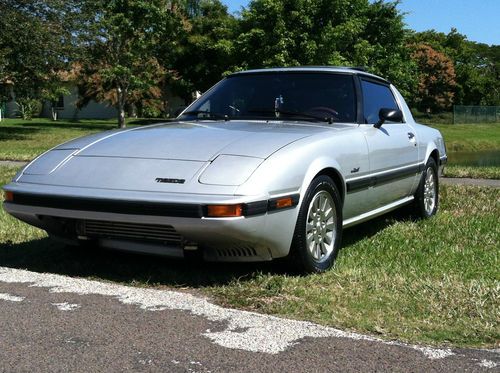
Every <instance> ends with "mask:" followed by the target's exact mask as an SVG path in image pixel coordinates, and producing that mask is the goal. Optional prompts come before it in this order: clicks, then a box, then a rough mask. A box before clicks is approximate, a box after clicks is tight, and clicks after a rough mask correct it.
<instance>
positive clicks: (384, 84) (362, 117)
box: [358, 76, 406, 125]
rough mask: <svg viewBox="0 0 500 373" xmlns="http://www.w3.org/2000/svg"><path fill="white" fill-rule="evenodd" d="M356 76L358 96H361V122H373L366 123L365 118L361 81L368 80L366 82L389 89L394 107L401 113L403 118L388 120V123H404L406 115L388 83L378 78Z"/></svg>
mask: <svg viewBox="0 0 500 373" xmlns="http://www.w3.org/2000/svg"><path fill="white" fill-rule="evenodd" d="M358 77H359V88H360V91H361V94H360V96H361V103H362V104H361V107H362V110H361V118H360V123H361V124H370V125H371V124H373V123H367V121H366V118H365V102H364V96H363V81H365V82H368V83H372V84H377V85H381V86H383V87H386V88H387V89H388V90H389V92H391V95H392V98H393V100H394V103H395V104H396V107H397V108H398V109H399V110H401V112H402V113H403V120H402V121H401V122H388V123H393V124H405V123H406V117H405V115H404V111H403V110H402V109H401V105H400V104H399V101H398V99H397V98H396V96H395V95H394V92H393V91H392V88H391V84H390V83H387V82H382V81H380V80H378V79H372V78H370V77H364V76H358Z"/></svg>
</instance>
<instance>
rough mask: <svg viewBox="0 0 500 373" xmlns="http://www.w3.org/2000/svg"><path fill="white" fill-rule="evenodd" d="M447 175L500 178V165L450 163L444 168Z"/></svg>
mask: <svg viewBox="0 0 500 373" xmlns="http://www.w3.org/2000/svg"><path fill="white" fill-rule="evenodd" d="M444 176H445V177H469V178H472V179H497V180H498V179H500V167H493V166H492V167H473V166H461V165H452V164H449V165H447V166H446V167H445V169H444Z"/></svg>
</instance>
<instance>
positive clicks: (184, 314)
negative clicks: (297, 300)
mask: <svg viewBox="0 0 500 373" xmlns="http://www.w3.org/2000/svg"><path fill="white" fill-rule="evenodd" d="M0 325H1V327H0V371H8V372H21V371H22V372H25V371H36V372H39V371H43V372H45V371H51V372H54V371H64V372H66V371H76V372H79V371H82V372H83V371H86V372H88V371H93V372H94V371H95V372H98V371H125V370H128V371H161V372H359V371H363V372H368V371H401V372H408V371H411V372H433V371H439V372H458V371H470V372H475V371H487V372H493V371H499V366H500V365H499V364H500V351H498V350H497V351H485V350H448V349H433V348H425V347H419V346H409V345H404V344H401V343H397V342H392V343H387V342H382V341H379V340H377V339H375V338H372V337H367V336H363V335H358V334H352V333H346V332H343V331H340V330H336V329H332V328H326V327H322V326H319V325H316V324H312V323H306V322H300V321H292V320H286V319H280V318H276V317H271V316H265V315H259V314H255V313H250V312H244V311H237V310H231V309H226V308H222V307H219V306H217V305H214V304H212V303H211V302H210V301H209V300H207V299H205V298H202V297H199V296H196V295H193V294H190V293H182V292H173V291H166V290H155V289H142V288H133V287H126V286H122V285H116V284H112V283H103V282H97V281H89V280H85V279H75V278H70V277H66V276H62V275H54V274H39V273H36V272H30V271H24V270H19V269H11V268H6V267H0Z"/></svg>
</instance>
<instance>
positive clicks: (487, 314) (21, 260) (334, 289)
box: [0, 167, 500, 347]
mask: <svg viewBox="0 0 500 373" xmlns="http://www.w3.org/2000/svg"><path fill="white" fill-rule="evenodd" d="M14 173H15V169H14V168H7V167H0V185H1V184H3V183H5V182H7V181H8V180H9V179H10V178H11V177H12V175H13V174H14ZM441 198H442V205H441V210H440V212H439V213H438V215H437V216H436V217H434V218H432V219H430V220H426V221H417V222H415V221H411V220H409V219H407V218H406V216H405V215H404V214H401V213H395V214H391V215H388V216H385V217H382V218H379V219H376V220H374V221H372V222H370V223H367V224H362V225H360V226H357V227H354V228H352V229H348V230H346V231H345V234H344V245H343V249H342V250H341V252H340V255H339V258H338V261H337V263H336V266H335V268H334V269H333V270H331V271H329V272H327V273H324V274H321V275H309V276H293V275H290V274H287V273H286V272H285V270H284V269H285V267H284V266H283V265H282V264H281V263H279V262H276V263H261V264H210V263H190V262H185V261H174V260H168V259H162V258H155V257H146V256H139V255H131V254H124V253H117V252H110V251H102V250H97V249H93V250H89V251H86V250H81V249H80V250H75V249H70V248H67V247H64V246H63V245H61V244H58V243H54V242H52V241H51V240H49V239H48V238H46V235H45V233H43V232H42V231H40V230H38V229H35V228H32V227H30V226H28V225H26V224H23V223H21V222H18V221H17V220H15V219H13V218H11V217H9V216H7V214H6V213H5V212H3V211H0V265H1V266H10V267H15V268H25V269H28V270H32V271H39V272H50V273H59V274H63V275H69V276H77V277H85V278H92V279H100V280H104V281H114V282H121V283H126V284H129V285H134V286H141V287H155V288H172V287H174V288H182V289H188V290H190V291H194V292H200V293H202V294H205V295H210V296H212V297H213V298H214V300H215V301H216V302H218V303H220V304H224V305H228V306H231V307H237V308H242V309H248V310H253V311H257V312H262V313H269V314H274V315H280V316H286V317H290V318H295V319H303V320H310V321H314V322H317V323H320V324H324V325H331V326H334V327H339V328H343V329H349V330H355V331H358V332H362V333H370V334H376V335H379V336H381V337H383V338H397V339H400V340H405V341H410V342H415V343H429V344H437V345H455V346H475V347H479V346H481V347H486V346H487V347H492V346H495V345H498V341H499V340H500V326H499V320H500V307H499V304H498V299H500V272H499V271H500V265H499V264H500V263H499V261H498V254H499V239H500V225H499V224H498V217H499V216H500V190H499V189H493V188H478V187H459V186H443V187H442V190H441Z"/></svg>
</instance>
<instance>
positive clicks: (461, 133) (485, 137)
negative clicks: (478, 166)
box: [432, 123, 500, 152]
mask: <svg viewBox="0 0 500 373" xmlns="http://www.w3.org/2000/svg"><path fill="white" fill-rule="evenodd" d="M432 127H433V128H436V129H438V130H439V131H441V133H442V134H443V137H444V140H445V142H446V148H447V150H448V152H456V151H463V152H466V151H471V152H475V151H488V150H497V151H500V123H496V124H495V123H494V124H440V125H432Z"/></svg>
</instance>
